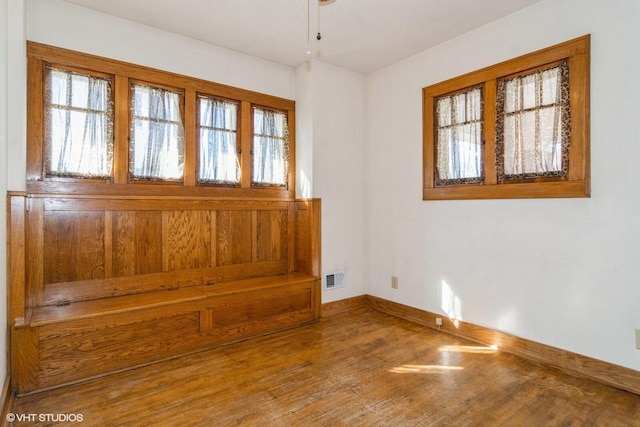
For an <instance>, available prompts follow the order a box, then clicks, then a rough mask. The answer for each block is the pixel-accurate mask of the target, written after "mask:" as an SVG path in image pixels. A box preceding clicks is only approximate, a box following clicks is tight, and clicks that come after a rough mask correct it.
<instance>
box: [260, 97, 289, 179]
mask: <svg viewBox="0 0 640 427" xmlns="http://www.w3.org/2000/svg"><path fill="white" fill-rule="evenodd" d="M253 132H254V135H253V183H254V184H259V185H276V186H286V185H287V173H288V166H289V165H288V163H289V130H288V128H287V115H286V114H285V113H283V112H280V111H274V110H269V109H264V108H257V107H256V108H254V110H253Z"/></svg>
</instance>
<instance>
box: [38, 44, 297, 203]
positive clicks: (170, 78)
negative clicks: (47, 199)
mask: <svg viewBox="0 0 640 427" xmlns="http://www.w3.org/2000/svg"><path fill="white" fill-rule="evenodd" d="M27 59H28V72H27V73H28V77H27V78H28V91H27V106H28V107H27V191H28V192H30V193H38V194H97V195H123V196H132V197H147V196H173V197H211V198H266V199H280V200H293V199H294V198H295V125H294V124H295V101H293V100H289V99H285V98H280V97H276V96H272V95H266V94H262V93H258V92H253V91H250V90H246V89H240V88H235V87H231V86H226V85H222V84H219V83H214V82H210V81H206V80H201V79H197V78H193V77H188V76H184V75H180V74H175V73H170V72H166V71H161V70H157V69H154V68H149V67H144V66H140V65H135V64H131V63H127V62H122V61H117V60H113V59H108V58H104V57H99V56H95V55H90V54H86V53H82V52H76V51H71V50H68V49H63V48H58V47H54V46H49V45H45V44H41V43H36V42H32V41H28V42H27ZM45 65H51V66H56V67H64V68H73V69H80V70H86V72H87V73H91V74H98V75H100V74H102V75H109V76H112V78H113V80H112V93H113V99H114V108H113V114H114V124H113V139H114V141H113V144H114V147H113V166H112V177H111V180H108V181H105V180H95V179H83V178H77V179H76V178H71V179H68V178H65V179H60V178H51V177H47V176H45V175H44V167H43V166H44V165H43V160H44V157H43V154H44V153H43V149H44V145H43V144H44V95H45V93H44V89H45V85H44V78H45ZM132 81H136V82H141V83H143V84H148V85H150V86H156V87H167V88H171V89H172V90H177V91H180V92H182V94H183V95H182V97H183V98H182V102H183V105H182V106H183V108H182V114H183V120H184V123H183V125H184V137H185V147H184V150H185V152H184V176H183V181H182V182H173V181H144V180H135V181H132V180H131V179H130V176H129V137H130V110H131V109H130V84H131V82H132ZM198 94H203V95H206V96H211V97H215V98H220V99H228V100H231V101H234V102H238V105H239V109H238V129H237V132H238V137H237V138H238V140H237V141H238V144H239V148H240V155H239V156H240V165H241V177H240V185H239V186H234V187H230V186H227V185H217V184H212V183H198V182H197V166H198V155H199V154H198V153H199V151H198V143H199V142H198V123H197V122H198V117H197V95H198ZM253 105H260V106H264V107H266V108H271V109H274V110H278V111H284V112H286V114H287V121H288V124H289V169H288V171H289V174H288V179H287V186H286V187H262V186H259V187H258V186H252V184H251V172H252V171H251V165H252V158H251V148H252V143H253V132H252V123H253V119H252V115H251V114H252V106H253Z"/></svg>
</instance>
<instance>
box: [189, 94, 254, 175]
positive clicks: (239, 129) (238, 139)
mask: <svg viewBox="0 0 640 427" xmlns="http://www.w3.org/2000/svg"><path fill="white" fill-rule="evenodd" d="M200 97H202V98H209V99H217V100H220V101H226V102H232V103H235V104H237V105H238V110H237V112H236V157H237V159H238V164H239V165H240V174H241V176H240V178H241V179H242V170H243V164H242V151H243V147H242V141H243V139H242V117H241V116H240V114H241V113H240V107H241V102H240V101H238V100H235V99H229V98H221V97H219V96H214V95H211V94H208V93H203V92H198V93H196V126H197V129H196V140H197V144H196V150H197V153H200V151H201V144H202V142H201V141H200V127H201V123H200V102H199V101H198V99H199V98H200ZM199 170H200V156H199V155H197V162H196V180H197V181H198V182H197V185H198V186H203V187H228V188H240V186H241V180H240V181H238V183H237V184H234V183H229V182H227V183H218V182H214V181H206V180H198V174H199V172H198V171H199Z"/></svg>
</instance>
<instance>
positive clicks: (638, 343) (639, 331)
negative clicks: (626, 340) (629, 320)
mask: <svg viewBox="0 0 640 427" xmlns="http://www.w3.org/2000/svg"><path fill="white" fill-rule="evenodd" d="M636 348H637V349H638V350H640V329H636Z"/></svg>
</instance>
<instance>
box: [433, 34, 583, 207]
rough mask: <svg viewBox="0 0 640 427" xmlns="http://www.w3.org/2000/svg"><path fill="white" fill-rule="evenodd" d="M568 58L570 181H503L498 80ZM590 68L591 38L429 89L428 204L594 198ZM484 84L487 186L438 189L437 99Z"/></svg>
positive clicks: (484, 153) (518, 58) (450, 186)
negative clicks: (498, 140) (500, 175)
mask: <svg viewBox="0 0 640 427" xmlns="http://www.w3.org/2000/svg"><path fill="white" fill-rule="evenodd" d="M562 60H566V61H567V64H568V67H569V97H570V105H571V142H570V146H569V171H568V174H567V177H563V178H532V179H526V180H515V181H503V182H499V181H498V176H497V173H496V152H495V138H496V136H495V135H496V98H497V87H498V85H497V83H498V80H499V79H501V78H506V77H509V76H513V75H517V74H520V73H525V72H527V71H530V70H535V69H538V68H540V67H543V66H545V65H547V64H553V63H556V62H558V61H562ZM589 68H590V36H589V35H585V36H582V37H579V38H576V39H573V40H569V41H567V42H564V43H560V44H557V45H554V46H551V47H549V48H546V49H542V50H539V51H536V52H533V53H530V54H527V55H524V56H520V57H517V58H514V59H511V60H509V61H505V62H501V63H499V64H496V65H493V66H490V67H487V68H483V69H480V70H477V71H474V72H471V73H468V74H464V75H462V76H459V77H455V78H452V79H449V80H446V81H444V82H441V83H437V84H434V85H431V86H428V87H425V88H423V89H422V101H423V104H422V105H423V122H422V123H423V129H422V132H423V200H461V199H517V198H560V197H590V196H591V183H590V148H589V145H590V117H589V108H590V107H589V85H590V74H589ZM480 84H484V93H483V97H484V112H483V114H484V117H483V118H484V138H485V139H484V152H483V159H484V163H483V169H484V182H483V183H474V184H457V185H443V186H436V184H435V173H436V169H435V167H436V159H435V149H436V139H435V124H436V121H435V119H436V117H435V102H436V99H437V97H439V96H442V95H446V94H449V93H455V92H458V91H460V90H463V89H465V88H468V87H472V86H476V85H480Z"/></svg>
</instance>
